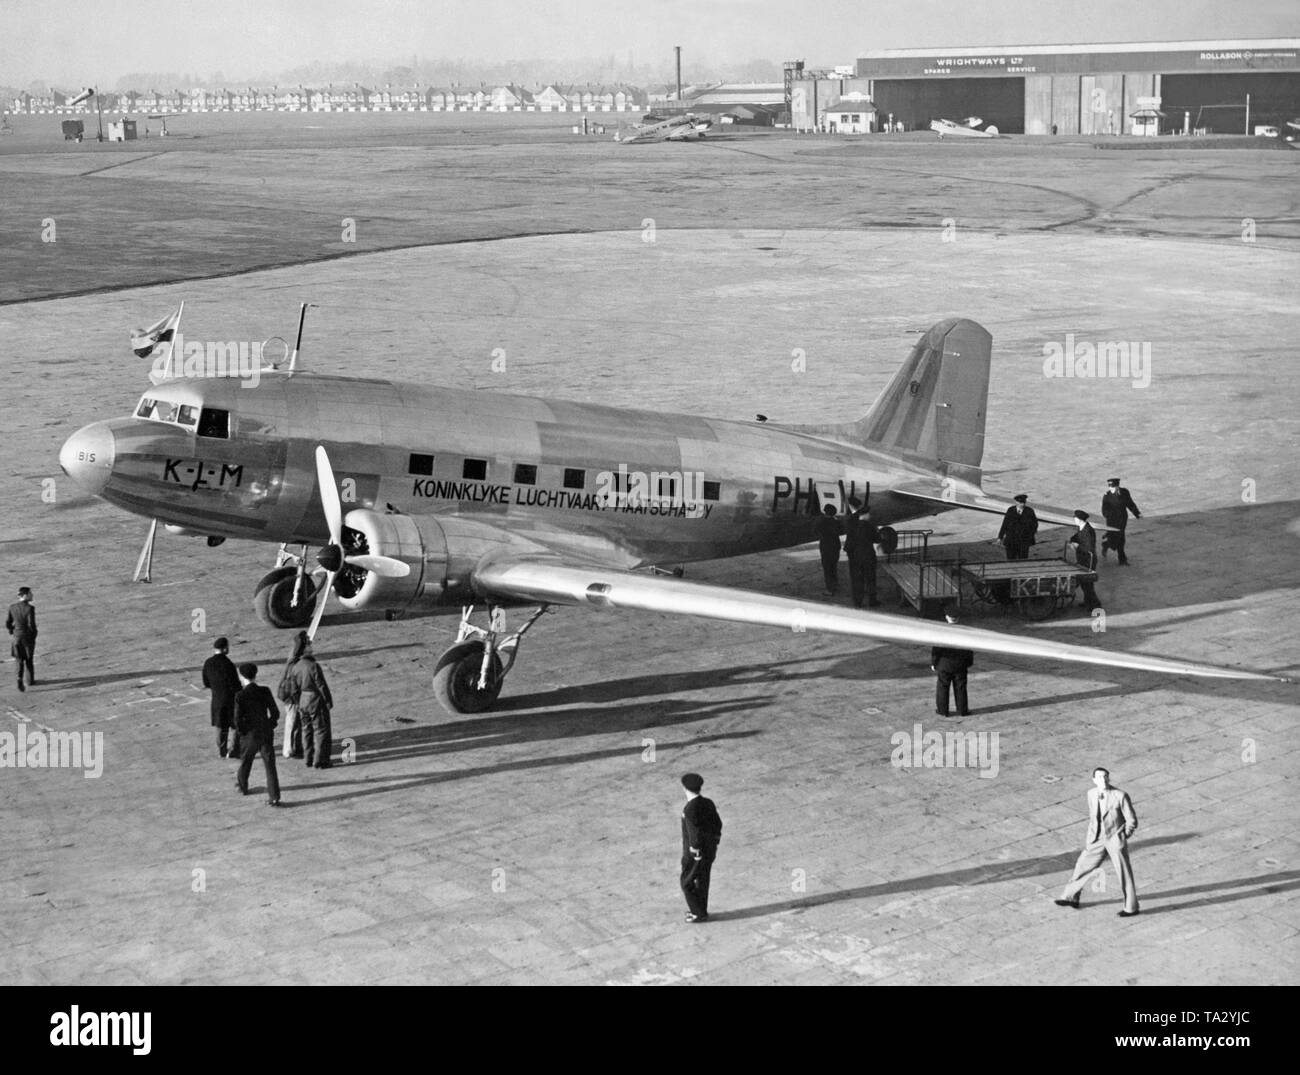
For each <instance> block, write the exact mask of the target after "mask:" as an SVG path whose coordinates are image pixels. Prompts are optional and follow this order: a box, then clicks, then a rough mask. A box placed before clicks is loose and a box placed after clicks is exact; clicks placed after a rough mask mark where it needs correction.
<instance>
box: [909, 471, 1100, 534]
mask: <svg viewBox="0 0 1300 1075" xmlns="http://www.w3.org/2000/svg"><path fill="white" fill-rule="evenodd" d="M889 491H890V492H891V493H896V494H897V495H898V496H906V497H911V498H912V499H914V500H929V501H932V502H933V503H935V504H948V505H956V506H957V507H959V508H970V509H971V510H972V511H986V512H988V513H989V514H990V515H1005V514H1006V511H1007V509H1008V508H1014V507H1015V506H1016V502H1015V501H1014V500H1011V499H1010V498H1008V497H997V496H989V495H988V494H987V493H982V492H981V493H973V492H967V491H965V490H961V489H951V488H945V486H944V484H943V482H942V481H941V480H939V479H936V480H934V481H933V482H911V483H909V484H906V485H894V486H890V489H889ZM1029 506H1030V507H1031V508H1033V509H1034V514H1035V515H1036V516H1037V517H1038V521H1039V522H1047V523H1057V524H1058V525H1061V526H1074V525H1075V520H1074V509H1073V508H1054V507H1052V506H1051V505H1050V504H1030V505H1029ZM1085 510H1086V509H1085ZM1088 514H1089V516H1091V518H1089V519H1088V522H1089V523H1090V524H1091V525H1092V528H1093V529H1094V530H1096V531H1097V532H1098V533H1101V532H1102V531H1105V530H1111V531H1114V530H1115V529H1116V528H1115V527H1113V526H1107V525H1106V524H1105V523H1104V522H1101V521H1100V518H1099V517H1100V515H1101V513H1100V512H1096V511H1092V512H1088Z"/></svg>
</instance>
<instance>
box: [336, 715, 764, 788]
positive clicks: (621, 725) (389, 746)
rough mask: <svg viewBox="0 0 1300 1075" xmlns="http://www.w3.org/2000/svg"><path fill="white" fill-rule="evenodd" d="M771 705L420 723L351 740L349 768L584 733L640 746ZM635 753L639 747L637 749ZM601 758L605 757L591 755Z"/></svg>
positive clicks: (567, 737)
mask: <svg viewBox="0 0 1300 1075" xmlns="http://www.w3.org/2000/svg"><path fill="white" fill-rule="evenodd" d="M771 701H772V696H771V695H766V696H762V697H757V698H746V699H743V700H740V701H732V702H705V703H700V702H692V701H688V700H685V699H682V700H676V701H669V702H658V703H654V704H653V705H625V706H622V707H609V706H583V707H581V708H574V709H561V710H556V711H551V712H545V713H532V714H523V713H520V714H511V715H506V714H487V715H484V716H479V717H470V718H467V719H465V720H455V721H451V722H449V723H447V724H432V725H421V726H418V727H414V728H401V729H394V730H392V731H384V732H378V733H371V734H368V735H358V736H355V737H354V742H355V745H356V751H357V760H356V761H355V762H353V763H352V765H371V764H374V763H376V762H389V761H394V760H401V759H404V758H418V757H424V756H427V755H433V754H450V753H455V752H458V751H463V750H477V749H479V748H481V747H497V746H504V745H508V744H512V743H533V742H539V741H543V740H552V739H574V738H579V737H581V736H587V735H617V734H619V733H627V734H630V735H632V736H634V737H635V738H634V741H635V742H636V743H637V744H639V743H640V738H639V736H640V735H641V733H643V732H644V731H645V730H646V729H647V728H670V727H673V726H674V725H679V724H687V723H692V722H694V721H701V720H712V719H714V718H716V717H721V716H726V715H727V714H729V713H742V712H745V711H748V710H749V709H752V708H756V707H762V706H765V705H767V704H768V703H769V702H771ZM760 734H762V733H761V732H759V731H757V730H755V731H747V732H745V733H744V735H745V736H753V735H760ZM722 738H727V736H723V737H722ZM660 745H663V744H656V746H657V747H658V746H660ZM629 749H630V748H629V747H620V748H618V749H616V750H614V751H613V752H612V754H611V755H610V756H617V755H620V754H624V753H626V752H627V751H628V750H629ZM635 749H637V750H640V749H641V748H640V746H639V745H638V746H637V747H636V748H635ZM604 756H606V755H604V754H600V755H592V757H604ZM397 779H405V778H400V777H399V778H397Z"/></svg>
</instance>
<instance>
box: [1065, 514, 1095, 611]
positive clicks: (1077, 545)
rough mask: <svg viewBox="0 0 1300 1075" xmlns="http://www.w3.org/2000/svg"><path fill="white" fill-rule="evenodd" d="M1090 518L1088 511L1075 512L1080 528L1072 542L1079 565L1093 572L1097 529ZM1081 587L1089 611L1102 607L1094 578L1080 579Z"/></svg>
mask: <svg viewBox="0 0 1300 1075" xmlns="http://www.w3.org/2000/svg"><path fill="white" fill-rule="evenodd" d="M1088 519H1089V515H1088V513H1087V512H1086V511H1076V512H1075V513H1074V521H1075V524H1076V525H1077V526H1078V528H1079V529H1078V530H1077V531H1076V532H1075V533H1073V534H1071V535H1070V544H1072V545H1073V546H1074V549H1075V559H1076V560H1077V561H1078V564H1079V567H1080V568H1082V569H1083V570H1084V571H1089V572H1091V571H1096V570H1097V531H1095V530H1094V529H1093V528H1092V526H1091V524H1090V523H1089V522H1088ZM1079 588H1080V589H1081V590H1083V600H1084V602H1085V603H1086V604H1087V606H1088V611H1089V612H1092V611H1094V610H1096V609H1099V608H1101V598H1099V597H1098V596H1097V591H1096V589H1094V588H1093V585H1092V579H1085V578H1081V579H1079Z"/></svg>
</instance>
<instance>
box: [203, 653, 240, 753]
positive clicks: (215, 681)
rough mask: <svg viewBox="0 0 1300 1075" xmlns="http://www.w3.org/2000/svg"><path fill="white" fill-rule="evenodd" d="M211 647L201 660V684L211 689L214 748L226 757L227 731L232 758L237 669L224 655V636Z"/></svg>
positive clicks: (236, 741) (236, 749)
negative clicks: (215, 740) (215, 741)
mask: <svg viewBox="0 0 1300 1075" xmlns="http://www.w3.org/2000/svg"><path fill="white" fill-rule="evenodd" d="M212 648H213V650H214V651H215V652H214V653H213V654H212V656H211V657H209V658H208V659H207V660H206V661H204V662H203V685H204V686H205V687H207V688H208V690H210V691H211V692H212V726H213V727H214V728H216V729H217V751H218V753H219V754H220V755H221V756H222V757H223V758H224V757H226V753H227V751H226V738H227V736H226V733H227V732H229V733H230V736H229V738H230V750H229V754H230V757H232V758H238V757H239V729H238V728H237V727H236V726H235V695H236V694H238V693H239V673H238V672H236V671H235V663H234V662H233V661H232V660H231V659H230V658H229V657H228V656H227V654H228V653H229V652H230V641H229V640H228V639H226V638H224V637H222V638H218V639H217V640H216V641H215V642H213V643H212Z"/></svg>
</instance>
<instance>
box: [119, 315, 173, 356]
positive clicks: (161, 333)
mask: <svg viewBox="0 0 1300 1075" xmlns="http://www.w3.org/2000/svg"><path fill="white" fill-rule="evenodd" d="M180 319H181V312H180V311H179V310H177V311H176V312H175V313H174V314H169V315H168V316H167V317H164V318H163V319H162V320H161V321H159V322H158V323H157V324H156V325H150V326H149V327H148V328H138V329H135V330H134V331H132V333H131V350H132V351H134V352H135V353H136V355H137V356H138V357H140V358H148V357H149V356H150V355H152V354H153V353H154V351H155V350H156V349H157V347H158V345H159V344H162V343H168V342H169V341H170V340H171V338H172V337H173V336H174V335H175V334H176V325H177V323H178V322H179V321H180Z"/></svg>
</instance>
